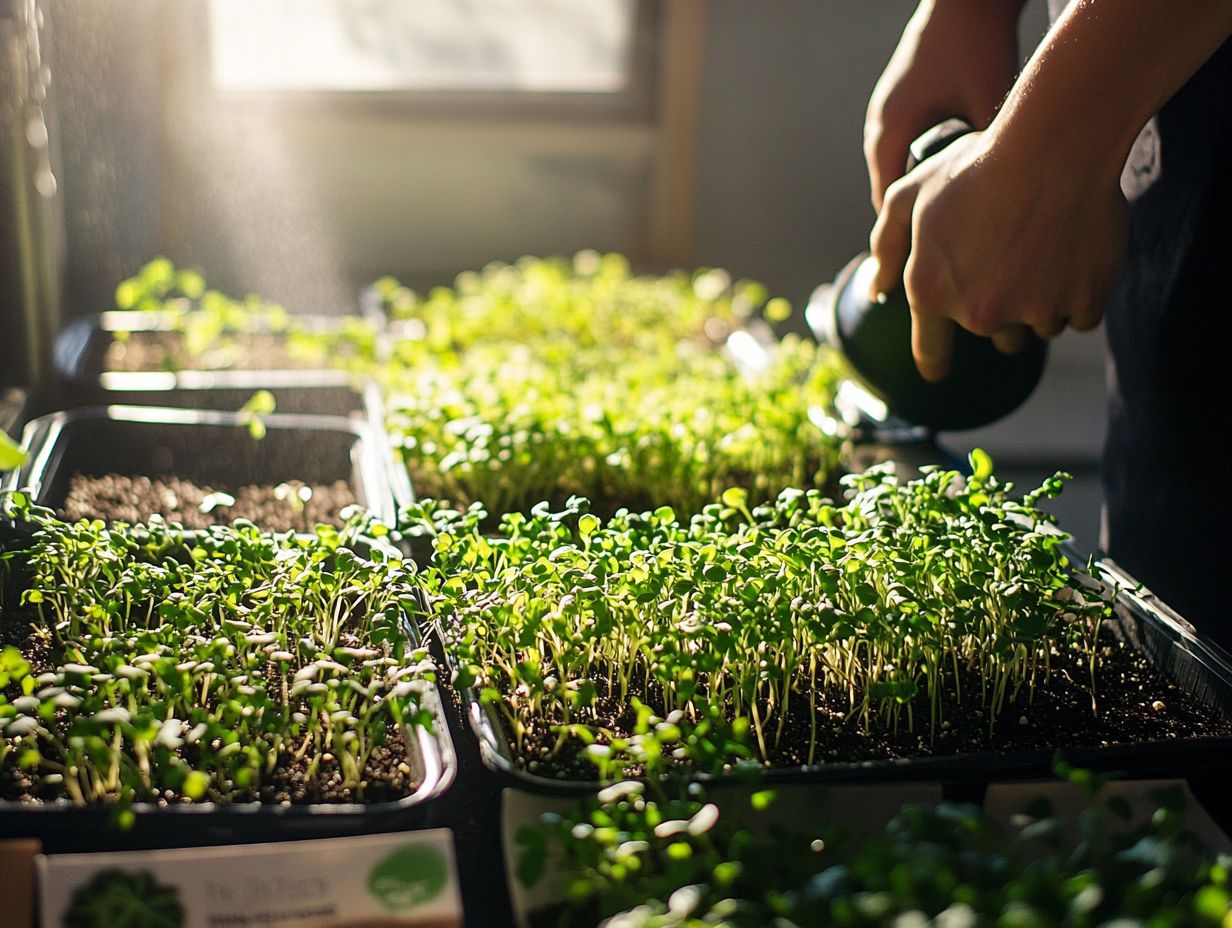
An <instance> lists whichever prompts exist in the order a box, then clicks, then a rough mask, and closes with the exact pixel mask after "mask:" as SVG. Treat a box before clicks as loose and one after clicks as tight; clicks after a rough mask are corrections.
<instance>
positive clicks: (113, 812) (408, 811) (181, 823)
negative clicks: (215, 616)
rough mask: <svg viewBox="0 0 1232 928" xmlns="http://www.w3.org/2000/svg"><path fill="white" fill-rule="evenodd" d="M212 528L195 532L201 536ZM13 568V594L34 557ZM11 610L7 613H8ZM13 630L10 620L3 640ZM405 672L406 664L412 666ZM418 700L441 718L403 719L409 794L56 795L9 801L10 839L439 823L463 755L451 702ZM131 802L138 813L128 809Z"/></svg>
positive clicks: (94, 847)
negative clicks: (267, 799) (449, 715)
mask: <svg viewBox="0 0 1232 928" xmlns="http://www.w3.org/2000/svg"><path fill="white" fill-rule="evenodd" d="M201 534H202V533H193V532H188V533H185V535H184V538H185V540H187V541H189V542H191V541H192V540H193V539H194V538H197V537H200V536H201ZM22 544H23V540H22V538H21V535H20V534H16V533H14V532H13V531H12V528H11V526H10V527H7V528H6V527H5V526H3V525H0V550H4V549H5V548H7V547H9V546H10V545H12V546H15V547H18V548H19V547H21V546H22ZM354 550H355V552H356V553H357V554H358V555H360V556H361V557H371V556H372V554H373V552H376V551H378V550H380V551H382V552H384V554H386V555H393V556H396V555H394V552H393V550H392V548H390V547H389V546H388V544H387V543H385V542H383V541H380V540H370V539H360V540H359V541H358V542H357V543H355V545H354ZM10 566H11V570H9V571H8V572H7V573H6V577H7V579H6V582H5V585H6V587H7V589H6V594H9V595H14V596H15V594H16V591H17V590H18V589H19V588H20V587H21V586H22V585H23V584H24V582H25V581H24V580H23V579H22V578H23V577H24V575H25V569H24V564H23V562H22V561H20V560H17V561H14V562H12V564H11V565H10ZM3 621H4V616H3V614H2V613H0V623H3ZM398 621H399V624H400V626H401V627H402V629H403V631H404V632H405V634H406V641H407V653H408V655H409V654H411V652H413V651H415V649H417V648H420V647H421V639H420V638H419V636H418V632H417V631H416V629H415V628H414V626H413V624H412V623H411V622H410V621H409V620H408V618H407V617H406V615H405V613H402V614H401V615H400V618H399V619H398ZM4 631H5V629H4V627H3V625H2V624H0V640H3V638H4V635H3V632H4ZM402 672H405V671H402ZM418 692H419V696H418V703H417V705H418V707H419V709H420V710H422V711H423V712H424V713H425V714H426V715H427V716H428V717H430V719H431V723H430V725H429V726H424V725H418V724H411V723H407V724H405V725H403V733H404V742H405V744H406V745H407V750H406V763H407V765H408V766H409V767H410V772H409V774H408V777H409V779H410V780H411V782H413V783H414V784H416V785H415V787H414V789H413V790H412V791H411V792H409V793H408V794H407V795H405V796H403V797H401V798H398V799H394V800H384V801H374V802H369V803H362V802H320V803H301V804H290V803H282V804H277V803H262V802H235V803H230V804H228V803H217V802H211V801H203V800H199V801H196V802H193V803H191V804H182V805H178V804H171V805H167V806H164V807H158V806H154V805H152V804H150V803H144V802H143V803H134V804H132V805H130V806H128V807H127V808H126V809H125V810H123V812H124V814H123V815H121V811H122V810H120V809H119V808H117V807H116V806H115V805H114V804H109V803H94V804H87V805H84V806H82V805H74V804H72V803H71V802H69V801H68V800H63V801H53V802H42V803H35V802H17V801H0V839H5V838H19V837H35V838H38V839H40V840H41V841H42V844H43V849H44V850H45V851H48V852H69V851H106V850H131V849H143V848H161V847H189V846H206V845H216V844H235V843H253V842H264V841H272V840H289V839H300V838H323V837H334V836H340V835H348V834H365V833H375V832H385V831H395V830H398V831H401V830H407V829H415V828H423V827H432V826H434V825H436V824H437V818H438V809H439V805H440V803H439V800H440V798H441V797H442V796H443V795H444V794H445V792H446V791H447V790H448V789H449V788H450V787H451V785H452V784H453V781H454V779H455V777H456V774H457V758H456V755H455V753H454V749H453V744H452V742H451V740H450V736H449V731H448V724H447V721H446V718H445V712H444V707H443V705H442V703H441V700H440V696H439V694H438V692H437V691H436V689H435V688H432V687H430V686H429V687H427V688H426V689H421V690H419V691H418ZM129 812H131V813H132V814H131V815H129V814H127V813H129Z"/></svg>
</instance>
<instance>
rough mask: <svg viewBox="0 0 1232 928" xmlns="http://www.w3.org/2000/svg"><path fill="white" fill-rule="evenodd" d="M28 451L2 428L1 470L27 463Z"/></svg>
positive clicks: (0, 445)
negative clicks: (23, 449) (22, 448)
mask: <svg viewBox="0 0 1232 928" xmlns="http://www.w3.org/2000/svg"><path fill="white" fill-rule="evenodd" d="M25 460H26V453H25V452H24V451H22V450H21V446H20V445H18V444H17V442H15V441H13V439H12V438H11V437H9V433H8V432H5V431H3V430H0V471H6V470H12V469H13V468H15V467H21V465H22V464H24V463H25Z"/></svg>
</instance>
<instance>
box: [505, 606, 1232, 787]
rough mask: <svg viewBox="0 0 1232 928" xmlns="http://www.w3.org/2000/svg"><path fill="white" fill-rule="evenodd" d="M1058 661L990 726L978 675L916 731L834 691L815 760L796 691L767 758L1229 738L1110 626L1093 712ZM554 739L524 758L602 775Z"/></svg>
mask: <svg viewBox="0 0 1232 928" xmlns="http://www.w3.org/2000/svg"><path fill="white" fill-rule="evenodd" d="M1052 667H1053V673H1052V676H1051V677H1050V678H1049V679H1048V680H1047V681H1046V682H1042V683H1040V684H1037V686H1036V688H1035V692H1034V695H1033V697H1032V696H1030V695H1029V694H1028V693H1027V692H1025V690H1024V691H1023V692H1020V693H1019V695H1018V698H1017V699H1016V700H1012V701H1011V700H1009V699H1008V697H1007V702H1006V704H1005V705H1004V707H1003V709H1002V711H1001V712H1000V714H999V715H998V716H997V718H996V720H995V723H994V724H993V725H992V726H991V728H990V725H989V718H988V715H987V714H986V713H985V712H984V711H983V710H981V709H980V707H979V703H980V699H979V683H978V681H977V680H976V679H975V678H974V677H971V678H968V679H965V680H960V684H961V686H962V692H963V694H964V699H963V700H962V701H961V702H959V701H958V700H956V699H954V698H953V696H952V695H951V696H949V697H948V698H945V699H943V700H942V705H941V718H942V720H943V721H942V723H941V724H940V725H939V726H938V727H937V730H936V731H935V733H934V732H933V731H932V729H931V726H930V724H929V706H928V702H927V700H926V699H923V698H919V699H917V700H916V702H915V703H914V705H913V706H912V710H913V713H914V730H913V729H912V727H910V726H909V725H908V717H907V713H906V711H905V710H904V711H903V713H902V714H901V716H900V718H899V722H898V727H897V730H895V729H894V727H893V726H892V725H891V724H885V723H882V722H880V721H878V720H877V719H875V718H874V719H873V720H872V722H871V724H870V727H869V730H867V731H866V730H864V728H863V727H862V726H861V724H860V720H859V719H855V718H848V716H849V715H850V712H851V707H850V703H849V700H848V697H847V695H846V693H837V692H836V693H830V694H828V695H827V697H826V698H825V700H824V702H823V704H822V705H820V706H819V707H817V711H816V724H817V732H816V739H815V747H814V750H813V755H812V757H811V759H810V756H809V742H810V717H809V708H808V706H807V704H805V702H804V700H803V699H799V700H797V701H796V702H795V703H793V705H792V706H791V709H790V712H789V713H788V720H787V723H786V725H785V726H784V730H783V734H782V737H781V739H780V740H779V742H778V745H777V746H773V747H769V751H768V753H769V755H770V759H771V763H770V766H771V767H775V768H788V769H790V768H799V767H801V766H808V765H810V764H811V765H820V764H831V763H845V762H846V763H861V762H867V761H890V760H895V759H901V758H924V757H954V756H962V755H968V754H983V753H991V754H1001V755H1012V754H1016V753H1019V752H1026V753H1033V754H1035V753H1039V752H1046V753H1049V754H1051V752H1053V751H1055V750H1057V749H1058V748H1076V747H1091V748H1096V747H1107V746H1109V745H1117V744H1145V743H1150V742H1180V741H1184V740H1186V739H1196V738H1218V737H1223V738H1227V737H1232V720H1229V719H1227V718H1224V717H1222V716H1220V715H1219V714H1218V713H1217V712H1215V711H1214V710H1212V709H1210V708H1209V707H1207V706H1206V705H1204V704H1203V703H1201V702H1200V701H1199V700H1198V699H1197V698H1195V697H1194V696H1192V695H1190V694H1189V693H1187V692H1186V691H1185V690H1183V689H1182V688H1181V687H1179V686H1178V685H1177V684H1175V683H1173V682H1172V681H1171V680H1169V679H1167V678H1166V677H1164V676H1163V675H1162V674H1160V673H1159V672H1158V671H1156V670H1155V669H1154V668H1153V667H1152V666H1151V665H1150V663H1149V662H1148V660H1147V659H1146V658H1145V657H1144V656H1143V655H1142V654H1141V652H1139V651H1137V650H1135V649H1134V648H1132V647H1131V646H1130V645H1128V644H1125V643H1124V642H1122V641H1120V640H1119V639H1117V637H1116V636H1115V635H1114V633H1113V632H1111V631H1110V630H1109V629H1108V628H1107V627H1106V628H1105V630H1104V637H1103V640H1102V642H1101V653H1100V667H1099V670H1098V674H1097V678H1096V679H1097V682H1096V694H1097V697H1098V698H1097V702H1096V709H1095V711H1094V712H1093V711H1092V703H1091V693H1090V686H1089V673H1088V669H1087V667H1086V666H1085V663H1084V661H1083V660H1082V659H1081V656H1080V655H1078V654H1076V653H1074V652H1070V653H1067V654H1057V655H1054V656H1053V659H1052ZM951 682H952V681H951ZM639 695H640V696H641V698H642V699H643V701H645V702H647V704H648V705H650V706H651V707H652V708H655V711H656V713H657V714H660V715H662V714H665V713H663V712H662V708H661V705H659V704H658V703H659V700H657V699H655V698H654V694H649V698H647V695H646V694H639ZM602 702H603V701H602V700H600V703H602ZM763 710H764V707H763ZM633 719H634V715H633V713H632V711H631V710H630V709H629V708H628V707H625V706H620V705H616V704H615V701H614V700H608V701H607V702H606V705H601V708H600V722H599V724H600V725H601V726H603V727H606V728H608V729H610V730H612V731H615V732H617V733H620V734H625V735H628V734H632V731H631V727H630V726H631V724H632V722H633ZM934 734H935V736H934ZM772 737H773V732H768V733H767V740H768V741H769V740H770V739H772ZM556 740H557V735H556V734H555V733H554V732H552V731H551V730H550V729H549V727H548V726H547V725H541V726H539V727H534V726H532V727H531V728H530V730H529V731H528V733H527V737H526V742H525V744H526V749H525V751H524V752H523V755H522V756H521V757H519V758H517V763H518V765H519V766H522V767H524V768H526V769H528V770H529V771H530V772H533V773H535V774H536V775H539V776H545V777H550V778H556V779H568V780H593V779H595V778H596V768H595V766H594V765H593V764H592V763H591V762H590V761H588V760H587V759H586V758H585V757H584V756H582V754H581V751H582V747H581V745H580V743H578V742H577V741H572V742H570V743H569V745H567V746H566V747H565V748H564V749H562V751H561V752H560V754H558V755H557V756H555V757H553V756H551V748H552V747H553V746H555V744H556ZM754 746H755V742H754Z"/></svg>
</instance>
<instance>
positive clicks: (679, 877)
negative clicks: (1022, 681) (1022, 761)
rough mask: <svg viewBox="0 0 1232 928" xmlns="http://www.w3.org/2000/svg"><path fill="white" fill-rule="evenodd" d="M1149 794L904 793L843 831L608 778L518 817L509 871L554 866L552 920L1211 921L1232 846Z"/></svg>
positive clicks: (853, 927) (1197, 926)
mask: <svg viewBox="0 0 1232 928" xmlns="http://www.w3.org/2000/svg"><path fill="white" fill-rule="evenodd" d="M1153 798H1154V802H1155V803H1157V809H1156V811H1155V813H1154V815H1152V816H1149V817H1147V818H1146V819H1145V820H1144V821H1142V822H1141V823H1140V824H1128V823H1126V822H1125V821H1124V820H1123V817H1122V815H1121V814H1120V810H1119V809H1118V806H1117V804H1116V802H1115V799H1116V797H1112V798H1109V799H1106V800H1105V799H1104V798H1103V797H1102V796H1100V795H1098V793H1097V794H1096V795H1095V796H1094V797H1093V798H1092V799H1091V801H1090V804H1089V807H1088V808H1086V809H1085V810H1084V811H1083V812H1081V813H1080V814H1079V815H1078V816H1076V817H1074V818H1073V819H1066V818H1061V817H1059V816H1056V815H1054V813H1053V811H1052V810H1051V808H1049V807H1048V806H1047V804H1046V803H1044V804H1039V803H1037V804H1035V806H1036V807H1035V808H1032V809H1030V810H1029V811H1028V812H1024V813H1023V814H1021V815H1018V816H1016V817H1014V818H1013V819H1012V821H1011V823H1010V827H1008V828H1003V827H1002V826H1000V825H999V824H998V823H996V822H995V821H993V820H992V819H991V818H989V817H988V816H987V815H986V814H985V813H983V812H982V811H981V810H980V809H979V808H977V807H975V806H971V805H965V804H959V803H948V802H947V803H941V804H938V805H906V806H903V807H902V809H901V811H900V812H899V813H898V814H897V815H896V816H895V817H894V818H893V819H892V820H891V821H890V823H889V824H888V825H887V826H886V828H885V829H884V831H883V832H882V833H880V834H875V835H873V836H872V837H870V838H866V839H857V838H855V837H854V836H851V835H844V834H843V833H842V831H841V830H839V829H835V828H832V827H831V828H829V829H826V830H825V831H824V832H817V833H804V832H801V831H799V830H798V829H793V828H790V827H788V828H785V827H783V826H782V825H781V824H780V825H778V826H772V825H771V824H770V823H769V821H768V820H767V817H766V815H765V814H763V812H762V810H760V809H757V808H754V809H751V810H743V809H735V808H732V807H730V806H725V807H724V810H723V811H722V812H720V810H719V808H718V807H717V806H715V805H713V804H712V803H709V802H707V800H706V797H705V796H704V795H701V794H700V791H698V790H696V789H694V790H693V791H692V792H691V793H690V794H688V795H683V796H677V795H671V794H667V793H663V792H658V791H655V790H654V788H653V787H650V786H647V785H645V784H642V783H631V782H630V783H621V784H617V785H615V786H612V787H609V788H608V789H606V790H604V791H603V792H601V793H599V794H598V795H597V796H595V797H592V798H590V799H588V800H586V801H585V802H584V803H582V804H581V805H580V807H579V808H578V809H577V810H575V811H573V812H571V813H569V814H567V815H563V816H562V815H557V814H551V815H545V816H543V818H542V819H541V820H540V822H539V823H537V824H535V825H530V826H526V827H524V828H523V829H522V830H521V832H520V833H519V835H518V845H519V850H518V857H517V863H516V872H517V874H518V876H519V878H520V879H521V880H522V882H523V883H525V884H527V885H534V884H536V883H537V882H538V881H539V880H540V879H541V878H542V875H543V874H544V873H545V872H552V873H553V874H555V875H556V877H557V878H558V879H560V880H561V881H562V888H563V900H562V905H561V906H560V908H559V910H558V911H556V912H554V913H552V915H551V917H550V919H547V920H544V921H543V922H542V923H543V924H552V925H556V926H560V928H569V926H574V925H577V926H582V925H595V924H597V923H599V922H600V921H601V920H603V921H602V923H603V925H605V926H607V928H685V926H698V928H700V926H725V928H755V926H756V928H761V926H765V925H781V926H783V928H788V926H804V925H836V926H843V928H876V926H882V925H896V926H909V925H921V926H923V925H937V926H942V928H945V926H968V928H985V926H987V928H992V926H1036V925H1038V926H1049V928H1051V926H1060V925H1066V926H1075V928H1077V926H1097V925H1098V926H1108V928H1110V926H1113V925H1116V926H1117V928H1121V926H1124V928H1130V926H1135V928H1146V926H1152V928H1154V926H1159V928H1163V926H1181V925H1184V926H1193V928H1202V926H1208V928H1222V926H1225V925H1226V924H1227V919H1228V918H1229V917H1232V915H1230V908H1229V890H1230V888H1232V882H1230V878H1229V874H1230V873H1232V858H1228V857H1227V856H1224V855H1218V856H1217V855H1216V854H1214V853H1213V852H1211V851H1210V850H1209V849H1207V848H1206V847H1204V846H1203V845H1202V844H1201V843H1200V842H1199V841H1198V840H1197V839H1196V838H1195V837H1194V836H1193V835H1191V834H1189V833H1188V832H1186V831H1185V830H1184V828H1183V821H1184V818H1183V813H1184V809H1183V804H1182V802H1181V800H1180V797H1179V796H1176V795H1174V794H1171V793H1169V792H1166V791H1160V792H1159V793H1157V794H1156V795H1155V796H1154V797H1153ZM604 919H606V920H604Z"/></svg>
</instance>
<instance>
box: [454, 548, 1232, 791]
mask: <svg viewBox="0 0 1232 928" xmlns="http://www.w3.org/2000/svg"><path fill="white" fill-rule="evenodd" d="M1099 563H1100V564H1101V565H1102V566H1103V567H1104V568H1105V569H1106V570H1107V576H1108V577H1109V579H1110V580H1111V581H1112V582H1115V583H1117V585H1118V586H1120V587H1122V589H1121V592H1119V594H1118V596H1117V599H1116V601H1115V607H1114V613H1113V616H1112V617H1111V619H1110V620H1109V621H1110V622H1111V623H1113V628H1114V630H1115V631H1116V632H1117V633H1118V634H1120V635H1122V636H1123V637H1124V638H1125V639H1126V640H1127V641H1129V642H1130V643H1131V644H1133V645H1134V646H1135V647H1136V648H1137V649H1138V650H1140V651H1141V652H1142V653H1143V654H1145V655H1146V657H1147V658H1148V659H1149V661H1150V662H1151V664H1152V666H1154V668H1155V669H1156V670H1158V671H1160V672H1161V673H1163V674H1164V675H1165V676H1167V677H1168V678H1170V679H1171V680H1173V681H1174V682H1175V683H1176V684H1177V685H1178V686H1179V687H1180V688H1181V689H1183V690H1185V691H1186V692H1188V693H1190V694H1191V695H1193V696H1195V697H1196V698H1197V699H1198V700H1200V701H1201V702H1202V703H1203V704H1204V705H1206V706H1208V707H1210V708H1211V709H1213V710H1215V711H1216V712H1217V713H1218V714H1219V715H1221V716H1222V717H1224V718H1232V657H1230V656H1229V655H1228V654H1227V653H1226V652H1224V651H1223V650H1222V649H1220V648H1219V647H1218V646H1216V645H1214V644H1212V643H1209V642H1205V641H1203V640H1202V639H1201V638H1200V637H1199V636H1198V634H1197V633H1196V631H1195V630H1194V628H1193V626H1192V625H1190V624H1189V623H1188V622H1186V621H1185V620H1184V619H1183V618H1181V617H1180V616H1179V615H1178V614H1177V613H1176V612H1175V611H1173V610H1172V609H1170V608H1169V607H1168V606H1166V605H1165V604H1164V603H1163V602H1161V601H1160V600H1159V599H1158V598H1157V597H1155V596H1154V595H1153V594H1151V593H1150V592H1149V591H1147V590H1144V589H1142V588H1141V587H1139V586H1138V584H1137V582H1136V581H1134V579H1133V578H1132V577H1130V576H1129V575H1128V574H1126V573H1125V572H1124V571H1123V570H1121V569H1120V568H1119V567H1118V566H1117V565H1116V564H1115V563H1113V562H1111V561H1101V562H1099ZM1135 587H1136V588H1137V589H1136V590H1135V589H1134V588H1135ZM430 643H431V644H432V646H433V648H434V649H435V650H436V651H437V658H438V660H439V661H441V662H442V665H443V666H444V667H445V677H446V679H448V678H449V677H450V676H451V675H452V670H453V664H452V660H451V658H450V655H449V653H448V651H447V647H446V645H445V639H444V635H443V634H442V632H441V629H440V627H439V626H436V627H434V628H433V629H432V634H431V637H430ZM450 697H453V698H454V699H456V700H457V701H458V702H459V703H460V707H459V708H460V712H461V715H462V717H463V718H465V720H466V724H465V725H462V726H459V727H458V730H455V732H454V737H455V738H456V739H458V740H459V741H460V740H461V739H463V738H470V739H474V740H475V741H477V742H478V745H479V750H480V754H481V756H482V758H483V764H484V767H485V769H486V770H487V771H488V773H489V774H490V776H491V777H492V778H493V780H494V782H495V783H496V784H497V785H499V786H501V787H504V788H509V789H514V790H518V791H524V792H530V793H534V794H537V795H540V796H577V795H582V794H586V793H591V792H593V791H594V790H595V789H596V788H597V786H598V785H600V784H599V782H598V781H597V780H584V781H583V780H558V779H552V778H548V777H543V776H538V775H535V774H532V773H529V772H527V771H525V770H522V769H520V768H519V767H517V765H516V764H515V763H514V759H513V756H512V753H511V751H510V750H509V745H508V742H507V740H506V739H505V738H504V736H503V735H502V734H501V726H500V723H499V721H498V719H497V718H496V716H495V714H494V712H495V710H493V709H491V708H490V707H487V706H484V705H483V704H482V703H481V702H480V700H479V698H478V693H477V692H475V691H473V690H468V691H463V692H457V691H449V692H447V693H446V698H450ZM1058 756H1059V757H1061V758H1063V759H1064V760H1065V761H1067V762H1069V763H1070V764H1073V765H1074V766H1076V767H1082V768H1086V769H1091V770H1096V771H1102V772H1108V773H1112V774H1117V775H1124V776H1132V777H1135V778H1149V777H1160V776H1162V777H1191V778H1193V779H1195V780H1198V781H1201V780H1203V779H1204V778H1206V779H1209V778H1210V777H1211V776H1216V777H1222V776H1224V775H1225V771H1226V768H1227V763H1228V759H1229V758H1230V757H1232V737H1206V738H1193V739H1185V740H1176V741H1161V742H1144V743H1138V744H1113V745H1108V746H1106V747H1098V746H1091V747H1066V748H1061V749H1059V750H1058V751H1055V752H1053V751H1015V752H981V753H975V754H964V755H956V756H950V757H923V758H903V759H896V760H870V761H864V762H844V763H832V764H824V765H817V766H814V767H809V768H767V769H761V770H755V771H753V772H752V779H753V781H754V782H756V783H758V784H762V785H766V786H769V785H792V784H818V785H821V784H840V783H868V784H873V783H896V782H897V783H909V782H914V783H921V782H930V783H941V784H943V785H946V786H951V787H955V788H957V789H958V790H959V791H960V792H961V791H962V789H963V788H964V787H968V788H972V789H978V788H981V787H983V786H984V785H987V784H989V783H996V782H1013V781H1020V780H1040V779H1047V778H1049V777H1050V776H1051V775H1052V769H1053V765H1054V762H1055V760H1056V758H1057V757H1058ZM692 779H695V780H698V781H703V782H707V783H710V784H713V785H715V786H727V785H731V786H733V787H741V788H742V787H747V786H748V784H749V782H750V776H749V775H748V774H746V773H744V772H741V773H739V774H730V775H722V776H714V775H708V774H695V775H693V776H692Z"/></svg>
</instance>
